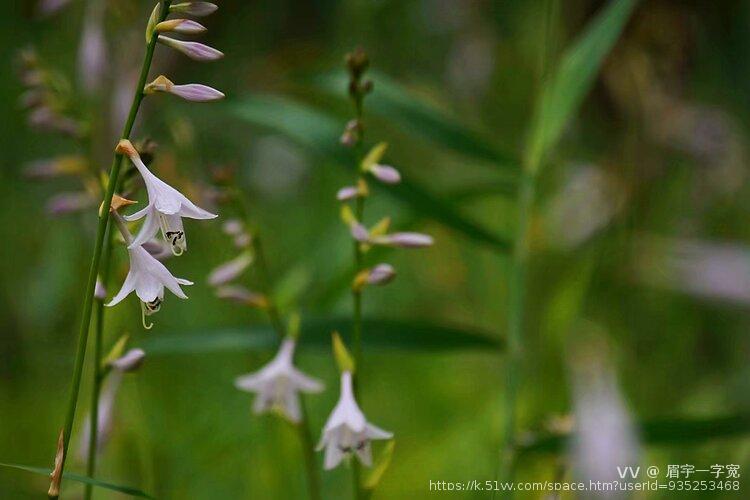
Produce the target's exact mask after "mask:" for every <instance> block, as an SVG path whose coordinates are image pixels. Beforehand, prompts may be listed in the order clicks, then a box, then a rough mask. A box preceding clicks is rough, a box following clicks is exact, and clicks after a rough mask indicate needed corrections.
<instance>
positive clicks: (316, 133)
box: [229, 96, 510, 251]
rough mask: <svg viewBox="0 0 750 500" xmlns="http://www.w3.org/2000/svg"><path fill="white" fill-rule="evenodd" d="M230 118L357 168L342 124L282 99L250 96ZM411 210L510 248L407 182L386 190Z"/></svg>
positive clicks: (497, 246)
mask: <svg viewBox="0 0 750 500" xmlns="http://www.w3.org/2000/svg"><path fill="white" fill-rule="evenodd" d="M229 110H230V112H231V114H233V115H234V116H236V117H237V118H239V119H241V120H243V121H245V122H247V123H250V124H251V125H254V126H258V127H262V128H266V129H270V130H274V131H276V132H278V133H281V134H284V135H286V136H287V137H289V138H290V139H292V140H294V141H295V142H297V143H298V144H300V145H301V146H303V147H306V148H307V149H309V150H310V151H312V152H313V153H315V154H318V155H320V156H321V157H323V158H327V159H330V160H332V161H334V162H335V163H337V164H338V165H340V166H342V167H344V168H351V167H353V166H354V165H355V162H354V159H353V157H352V156H351V154H349V153H348V152H347V151H346V150H345V149H344V148H342V147H340V146H339V143H338V138H339V135H340V133H341V130H342V126H341V124H340V123H339V122H338V121H337V120H335V119H334V118H332V117H331V116H329V115H327V114H325V113H323V112H321V111H318V110H316V109H313V108H311V107H309V106H306V105H304V104H301V103H297V102H294V101H290V100H289V99H285V98H283V97H280V96H248V97H244V98H242V99H239V100H238V101H235V102H234V103H233V104H232V105H231V107H230V108H229ZM385 189H387V191H388V192H389V193H391V194H392V195H393V196H395V197H397V198H398V199H400V200H401V201H403V202H404V203H406V204H408V205H409V206H411V207H412V209H413V210H414V211H416V212H418V213H420V214H422V215H424V216H425V217H429V218H432V219H434V220H436V221H438V222H440V223H442V224H445V225H446V226H448V227H450V228H452V229H454V230H456V231H459V232H460V233H462V234H464V235H466V236H467V237H469V238H471V239H473V240H475V241H478V242H481V243H485V244H488V245H490V246H492V247H493V248H495V249H497V250H501V251H507V250H508V249H509V248H510V244H509V241H508V240H507V239H506V238H504V237H501V236H498V235H495V234H493V233H491V232H490V231H488V230H487V229H485V228H483V227H481V226H479V225H478V224H476V223H475V222H473V221H471V220H469V219H468V218H467V217H465V216H464V215H462V214H461V213H460V212H458V211H457V210H456V209H455V208H454V207H453V206H452V205H451V204H450V203H447V202H446V201H444V200H443V199H441V198H439V197H438V196H435V195H433V194H432V193H430V192H429V191H427V190H426V189H424V188H423V187H421V186H419V185H418V184H416V183H415V182H412V181H410V180H408V179H402V182H401V183H400V184H399V185H396V186H387V187H385Z"/></svg>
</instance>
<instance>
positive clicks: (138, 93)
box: [48, 0, 172, 499]
mask: <svg viewBox="0 0 750 500" xmlns="http://www.w3.org/2000/svg"><path fill="white" fill-rule="evenodd" d="M171 3H172V2H171V0H162V2H161V6H162V8H161V13H160V16H159V21H163V20H164V19H166V17H167V15H168V14H169V5H170V4H171ZM157 38H158V37H156V36H153V37H152V38H151V41H150V42H149V43H148V45H147V46H146V53H145V56H144V59H143V65H142V66H141V74H140V77H139V78H138V84H137V85H138V86H137V87H136V89H135V95H134V96H133V103H132V104H131V106H130V113H128V119H127V121H126V122H125V126H124V128H123V131H122V135H121V138H122V139H128V138H129V137H130V133H131V132H132V130H133V124H134V123H135V118H136V116H137V115H138V109H139V108H140V106H141V102H142V101H143V97H144V95H143V88H144V87H145V85H146V80H147V78H148V73H149V70H150V69H151V61H152V59H153V57H154V50H155V48H156V41H157ZM121 166H122V155H120V154H115V156H114V159H113V160H112V166H111V167H110V173H109V179H108V181H107V189H106V191H105V194H104V199H103V201H102V205H101V210H100V213H99V224H98V226H97V230H96V241H95V243H94V253H93V256H92V257H91V266H90V268H89V275H88V281H87V282H86V289H85V291H84V298H83V312H82V314H81V327H80V330H79V332H78V344H77V348H76V358H75V365H74V368H73V375H72V379H71V387H70V397H69V398H68V409H67V411H66V413H65V424H64V426H63V430H62V449H61V450H58V455H59V454H60V453H61V456H60V457H59V458H60V460H59V464H58V465H57V467H56V470H55V474H54V476H55V478H57V479H58V481H55V479H53V481H52V484H51V485H50V490H49V492H48V497H49V498H50V499H56V498H58V497H59V494H60V493H59V479H61V478H62V474H63V471H64V470H65V461H66V459H67V456H68V446H69V444H70V435H71V433H72V431H73V421H74V420H75V414H76V406H77V403H78V393H79V391H80V388H81V375H82V373H83V362H84V359H85V357H86V344H87V342H88V334H89V327H90V324H91V313H92V309H93V302H94V289H95V287H96V276H97V274H98V272H99V265H100V263H101V257H102V251H103V248H104V236H105V234H106V232H107V226H108V224H109V207H110V205H111V203H112V197H113V195H114V193H115V186H116V185H117V179H118V177H119V175H120V168H121Z"/></svg>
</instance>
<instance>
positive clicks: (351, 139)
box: [339, 130, 357, 148]
mask: <svg viewBox="0 0 750 500" xmlns="http://www.w3.org/2000/svg"><path fill="white" fill-rule="evenodd" d="M339 142H340V143H341V144H342V145H343V146H346V147H347V148H350V147H352V146H354V144H356V142H357V139H356V137H355V136H354V134H353V133H351V132H349V131H348V130H346V131H344V133H343V134H341V137H340V138H339Z"/></svg>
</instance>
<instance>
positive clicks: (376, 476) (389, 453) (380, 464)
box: [362, 439, 396, 495]
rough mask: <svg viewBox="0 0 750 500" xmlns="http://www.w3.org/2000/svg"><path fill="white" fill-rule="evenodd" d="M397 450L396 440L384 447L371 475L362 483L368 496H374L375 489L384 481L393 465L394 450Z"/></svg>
mask: <svg viewBox="0 0 750 500" xmlns="http://www.w3.org/2000/svg"><path fill="white" fill-rule="evenodd" d="M395 448H396V440H395V439H391V440H390V441H388V442H387V443H386V444H385V447H383V451H381V452H380V454H379V455H378V458H377V460H375V463H374V464H373V466H372V469H370V472H369V474H367V476H366V477H365V480H364V481H363V483H362V487H363V488H364V490H365V491H366V492H367V493H368V494H370V495H371V494H372V492H373V491H374V490H375V488H377V487H378V484H380V480H381V479H383V475H384V474H385V471H387V470H388V467H389V466H390V465H391V460H392V459H393V450H394V449H395Z"/></svg>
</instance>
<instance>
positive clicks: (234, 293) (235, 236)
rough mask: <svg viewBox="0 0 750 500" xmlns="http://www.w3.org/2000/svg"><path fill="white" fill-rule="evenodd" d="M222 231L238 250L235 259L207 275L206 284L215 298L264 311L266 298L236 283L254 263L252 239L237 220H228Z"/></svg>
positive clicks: (242, 223) (266, 303)
mask: <svg viewBox="0 0 750 500" xmlns="http://www.w3.org/2000/svg"><path fill="white" fill-rule="evenodd" d="M222 229H223V231H224V233H225V234H227V235H228V236H229V237H231V238H232V241H233V243H234V246H235V247H236V248H237V249H238V250H239V252H240V253H239V254H238V255H237V256H236V257H233V258H232V259H230V260H228V261H227V262H224V263H223V264H220V265H219V266H218V267H216V268H215V269H214V270H212V271H211V273H210V274H209V275H208V284H209V285H210V286H212V287H213V288H214V293H215V294H216V296H217V297H218V298H220V299H223V300H229V301H231V302H234V303H236V304H240V305H244V306H249V307H255V308H260V309H265V308H266V307H268V298H267V297H266V296H265V295H264V294H262V293H260V292H256V291H253V290H250V289H248V288H247V287H246V286H244V285H241V284H239V283H236V282H235V280H237V279H239V278H240V277H242V275H243V274H244V273H245V271H247V270H248V269H249V268H250V266H251V265H252V264H253V262H254V261H255V254H254V252H253V248H252V241H253V237H252V235H251V233H250V231H249V230H248V228H247V227H246V225H245V223H244V222H242V221H240V220H239V219H230V220H228V221H226V222H225V223H224V225H223V226H222Z"/></svg>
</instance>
